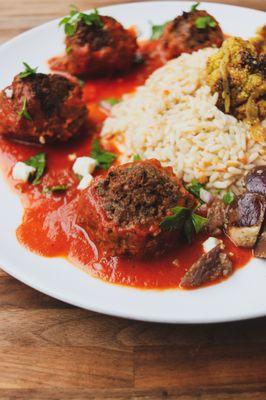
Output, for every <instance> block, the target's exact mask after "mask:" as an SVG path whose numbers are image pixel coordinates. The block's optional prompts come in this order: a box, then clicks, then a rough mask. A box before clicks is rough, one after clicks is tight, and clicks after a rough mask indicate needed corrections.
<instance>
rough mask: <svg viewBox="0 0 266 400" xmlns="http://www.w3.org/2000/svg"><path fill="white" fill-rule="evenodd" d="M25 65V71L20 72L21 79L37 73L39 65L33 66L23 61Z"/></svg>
mask: <svg viewBox="0 0 266 400" xmlns="http://www.w3.org/2000/svg"><path fill="white" fill-rule="evenodd" d="M23 65H24V67H25V69H24V71H23V72H20V74H19V75H18V76H19V77H20V79H23V78H27V77H28V76H34V75H36V72H37V69H38V67H36V68H31V67H30V66H29V64H27V63H26V62H23Z"/></svg>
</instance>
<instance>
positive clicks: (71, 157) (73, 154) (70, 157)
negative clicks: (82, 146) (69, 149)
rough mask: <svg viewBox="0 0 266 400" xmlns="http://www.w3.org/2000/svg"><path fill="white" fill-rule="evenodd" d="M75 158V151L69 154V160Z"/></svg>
mask: <svg viewBox="0 0 266 400" xmlns="http://www.w3.org/2000/svg"><path fill="white" fill-rule="evenodd" d="M76 158H77V155H76V154H75V153H72V154H69V155H68V159H69V161H75V160H76Z"/></svg>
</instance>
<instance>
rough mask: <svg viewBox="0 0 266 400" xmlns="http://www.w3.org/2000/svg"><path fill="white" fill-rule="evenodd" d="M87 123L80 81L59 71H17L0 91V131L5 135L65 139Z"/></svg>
mask: <svg viewBox="0 0 266 400" xmlns="http://www.w3.org/2000/svg"><path fill="white" fill-rule="evenodd" d="M86 123H87V109H86V106H85V104H84V102H83V100H82V91H81V89H80V87H79V85H78V84H76V83H73V82H72V81H70V80H69V79H67V78H65V77H63V76H61V75H45V74H41V73H36V74H32V75H31V76H28V77H25V78H20V76H19V75H17V76H16V77H15V78H14V80H13V82H12V84H11V85H10V86H8V87H7V88H5V89H4V90H3V91H2V92H0V135H2V136H5V137H6V138H10V139H16V140H20V141H26V142H32V143H41V144H45V143H49V142H55V141H59V142H65V141H67V140H69V139H71V138H72V137H74V136H77V135H78V134H80V133H81V130H82V128H83V127H85V125H86Z"/></svg>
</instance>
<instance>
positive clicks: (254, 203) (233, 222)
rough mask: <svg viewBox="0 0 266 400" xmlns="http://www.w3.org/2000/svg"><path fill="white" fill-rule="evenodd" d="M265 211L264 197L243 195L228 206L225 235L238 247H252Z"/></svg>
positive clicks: (254, 194)
mask: <svg viewBox="0 0 266 400" xmlns="http://www.w3.org/2000/svg"><path fill="white" fill-rule="evenodd" d="M265 209H266V201H265V196H261V195H259V194H256V193H245V194H243V195H241V196H238V197H237V198H236V200H235V201H234V202H233V203H232V204H231V205H230V207H229V208H228V211H227V215H226V233H227V235H228V236H229V237H230V239H231V240H232V241H233V242H234V243H235V245H236V246H239V247H250V248H252V247H254V245H255V243H256V241H257V238H258V235H259V233H260V230H261V227H262V224H263V221H264V215H265Z"/></svg>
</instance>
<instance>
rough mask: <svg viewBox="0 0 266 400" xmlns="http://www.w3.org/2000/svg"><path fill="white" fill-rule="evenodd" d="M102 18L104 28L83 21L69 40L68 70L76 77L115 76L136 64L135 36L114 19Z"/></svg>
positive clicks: (67, 46) (68, 37)
mask: <svg viewBox="0 0 266 400" xmlns="http://www.w3.org/2000/svg"><path fill="white" fill-rule="evenodd" d="M99 18H100V21H101V23H102V26H98V25H96V24H92V25H87V24H86V23H85V22H84V21H82V20H81V21H80V22H79V23H78V24H77V28H76V30H75V32H74V33H73V35H71V36H66V49H67V56H66V68H67V70H68V72H70V73H71V74H73V75H79V76H105V75H112V74H114V73H117V72H124V71H127V70H128V69H129V68H130V67H131V66H132V64H133V62H134V59H135V55H136V50H137V41H136V36H135V34H134V33H133V32H132V31H130V30H127V29H125V28H124V27H123V26H122V25H121V24H120V23H119V22H117V21H116V20H115V19H114V18H111V17H106V16H99Z"/></svg>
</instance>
